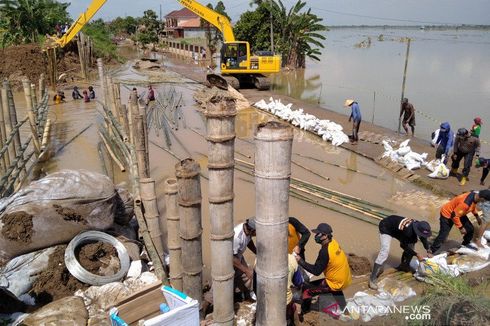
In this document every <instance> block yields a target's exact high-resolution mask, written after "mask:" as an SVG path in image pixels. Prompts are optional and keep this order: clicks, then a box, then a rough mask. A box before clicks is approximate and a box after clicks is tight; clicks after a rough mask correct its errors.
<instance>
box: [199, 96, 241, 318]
mask: <svg viewBox="0 0 490 326" xmlns="http://www.w3.org/2000/svg"><path fill="white" fill-rule="evenodd" d="M205 116H206V118H207V127H206V129H207V137H206V139H207V140H208V152H209V156H208V169H209V175H208V176H209V187H208V189H209V190H208V192H209V216H210V220H211V271H212V274H211V276H212V279H213V286H212V288H213V306H214V309H213V322H214V324H215V325H230V326H231V325H233V321H234V317H235V312H234V304H233V295H234V286H233V281H234V274H235V272H234V269H233V235H234V231H233V226H234V222H233V196H234V194H233V172H234V165H235V162H234V149H235V116H236V108H235V102H234V101H232V100H227V101H223V102H221V103H219V104H217V105H214V104H212V103H209V104H208V106H207V110H206V112H205Z"/></svg>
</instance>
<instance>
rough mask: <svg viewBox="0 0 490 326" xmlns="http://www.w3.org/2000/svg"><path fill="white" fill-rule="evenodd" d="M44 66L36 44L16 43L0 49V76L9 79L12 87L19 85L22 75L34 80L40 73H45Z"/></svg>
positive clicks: (39, 48)
mask: <svg viewBox="0 0 490 326" xmlns="http://www.w3.org/2000/svg"><path fill="white" fill-rule="evenodd" d="M46 67H47V63H46V60H45V58H44V55H43V53H42V51H41V47H40V46H39V45H38V44H24V45H16V46H11V47H8V48H5V49H2V50H0V78H2V79H4V78H7V79H8V80H10V83H11V86H12V87H16V88H17V87H19V86H21V85H22V78H23V77H24V76H26V77H27V78H29V80H31V82H36V81H37V80H38V78H39V76H40V75H41V74H42V73H46Z"/></svg>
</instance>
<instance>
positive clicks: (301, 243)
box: [288, 216, 311, 259]
mask: <svg viewBox="0 0 490 326" xmlns="http://www.w3.org/2000/svg"><path fill="white" fill-rule="evenodd" d="M310 235H311V233H310V230H308V228H307V227H306V226H304V225H303V223H301V222H300V221H298V219H297V218H295V217H292V216H291V217H289V224H288V254H292V253H293V252H294V251H297V250H295V248H296V247H297V248H298V250H299V255H300V256H301V258H303V259H305V246H306V243H307V242H308V239H309V238H310Z"/></svg>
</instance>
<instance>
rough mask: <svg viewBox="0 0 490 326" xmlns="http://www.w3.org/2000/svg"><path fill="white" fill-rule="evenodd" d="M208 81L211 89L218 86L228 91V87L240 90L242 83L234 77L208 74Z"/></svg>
mask: <svg viewBox="0 0 490 326" xmlns="http://www.w3.org/2000/svg"><path fill="white" fill-rule="evenodd" d="M206 80H207V81H208V83H209V85H210V86H211V87H213V86H216V87H218V88H221V89H224V90H228V85H230V86H231V87H233V88H234V89H239V88H240V82H239V81H238V79H237V78H235V77H233V76H223V75H217V74H208V75H207V76H206Z"/></svg>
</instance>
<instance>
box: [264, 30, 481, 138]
mask: <svg viewBox="0 0 490 326" xmlns="http://www.w3.org/2000/svg"><path fill="white" fill-rule="evenodd" d="M325 36H326V37H327V40H326V41H324V45H325V48H324V49H323V50H322V55H321V56H320V59H321V61H320V62H317V61H311V60H309V61H307V67H306V69H304V70H296V71H289V72H287V71H285V72H283V73H281V74H278V75H276V78H275V80H274V86H273V87H274V90H275V91H276V92H279V93H282V94H286V95H290V96H292V97H295V98H300V99H304V100H308V101H311V102H314V103H319V104H320V105H321V106H323V107H325V108H328V109H332V110H334V111H337V112H341V113H343V112H345V109H344V108H343V107H342V105H343V102H344V100H345V99H346V98H354V99H357V100H358V101H359V104H360V106H361V110H362V114H363V119H364V120H366V121H370V122H371V121H374V123H376V124H379V125H382V126H384V127H387V128H390V129H395V130H396V129H397V128H398V113H399V110H400V104H399V103H400V98H401V88H402V78H403V68H404V63H405V53H406V48H407V44H406V42H402V41H401V40H402V39H403V38H407V37H409V38H411V40H412V41H411V46H410V54H409V60H408V70H407V80H406V89H405V97H407V98H409V100H410V102H411V103H413V104H414V106H415V109H417V110H419V111H420V112H418V114H417V116H416V119H417V127H416V135H417V136H419V137H421V138H428V137H429V136H430V133H431V132H432V131H433V130H434V129H436V128H437V127H438V126H439V124H440V123H441V122H444V121H449V122H450V123H451V125H452V126H453V127H454V128H456V129H457V128H460V127H466V128H469V127H471V124H472V122H473V118H474V117H476V116H480V117H482V119H483V120H484V121H485V120H486V121H490V111H489V110H488V109H486V108H485V106H484V105H483V106H482V103H486V102H488V98H489V97H490V77H489V76H488V71H490V62H489V61H488V53H490V32H488V31H475V30H447V31H424V30H420V29H413V28H412V29H401V28H400V29H382V28H340V29H339V28H337V29H335V28H334V29H331V30H330V31H328V32H326V33H325ZM482 138H483V139H484V140H487V141H488V140H490V134H489V133H485V131H484V130H483V132H482Z"/></svg>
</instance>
